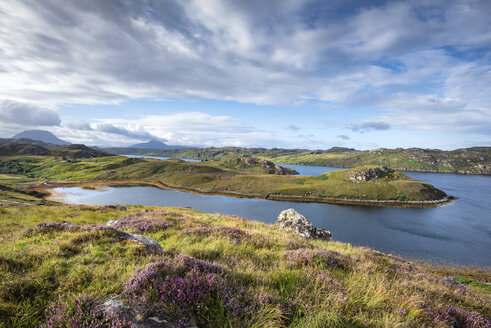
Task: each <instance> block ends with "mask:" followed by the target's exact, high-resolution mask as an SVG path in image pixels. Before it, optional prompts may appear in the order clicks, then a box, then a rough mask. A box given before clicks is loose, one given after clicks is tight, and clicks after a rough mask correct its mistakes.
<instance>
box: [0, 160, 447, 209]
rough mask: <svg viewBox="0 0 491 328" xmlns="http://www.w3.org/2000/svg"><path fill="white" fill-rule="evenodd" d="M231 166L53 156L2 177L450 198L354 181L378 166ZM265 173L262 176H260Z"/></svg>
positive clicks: (256, 192) (397, 177)
mask: <svg viewBox="0 0 491 328" xmlns="http://www.w3.org/2000/svg"><path fill="white" fill-rule="evenodd" d="M224 163H227V162H226V161H225V162H224V161H219V162H201V163H190V162H184V161H180V160H167V161H160V160H136V161H135V160H132V161H128V159H127V158H125V157H119V156H111V157H100V158H93V159H80V160H76V161H74V160H62V159H56V158H53V157H49V156H37V157H36V156H29V157H19V156H18V157H3V158H2V159H0V173H4V174H17V175H22V176H26V177H31V178H32V179H33V180H36V181H44V180H49V181H51V182H90V181H128V180H144V181H154V182H162V183H164V184H167V185H169V186H173V187H184V188H190V189H194V190H196V191H203V192H209V191H212V192H218V193H235V194H242V195H246V196H255V197H266V196H267V195H270V196H271V195H276V196H296V197H306V198H308V197H318V198H319V197H320V198H325V197H330V198H347V199H363V200H416V201H421V200H432V199H441V198H443V197H444V196H445V194H444V193H443V192H441V191H439V190H437V189H435V188H433V187H431V186H429V187H428V185H426V184H424V183H421V182H419V181H416V180H414V179H411V178H409V177H407V176H405V175H404V174H402V173H399V172H395V173H392V174H390V175H388V176H386V177H384V178H380V179H372V180H370V181H366V182H365V181H362V182H360V181H353V180H350V179H349V177H350V174H352V173H353V172H357V171H364V170H368V169H370V168H373V167H375V166H365V167H359V168H355V169H350V170H341V171H332V172H327V173H325V174H322V175H320V176H305V177H295V176H288V175H274V174H266V173H267V172H268V171H269V169H264V168H261V166H260V165H253V166H241V165H239V166H234V167H233V168H229V167H227V165H224ZM261 172H262V173H261Z"/></svg>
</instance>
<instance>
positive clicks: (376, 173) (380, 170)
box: [349, 166, 394, 181]
mask: <svg viewBox="0 0 491 328" xmlns="http://www.w3.org/2000/svg"><path fill="white" fill-rule="evenodd" d="M393 172H394V170H392V169H389V168H387V167H385V166H383V167H375V168H370V169H367V170H365V171H361V172H360V171H352V172H350V173H349V179H350V180H353V181H369V180H372V179H380V178H383V177H385V176H387V175H389V174H390V173H393Z"/></svg>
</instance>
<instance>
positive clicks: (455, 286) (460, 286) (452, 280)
mask: <svg viewBox="0 0 491 328" xmlns="http://www.w3.org/2000/svg"><path fill="white" fill-rule="evenodd" d="M441 280H442V281H444V282H445V283H446V284H447V285H448V286H450V287H452V288H453V289H460V290H461V291H462V292H465V291H468V290H469V287H468V286H467V285H466V284H463V283H461V282H460V281H458V280H457V279H456V278H455V277H453V276H449V277H442V278H441Z"/></svg>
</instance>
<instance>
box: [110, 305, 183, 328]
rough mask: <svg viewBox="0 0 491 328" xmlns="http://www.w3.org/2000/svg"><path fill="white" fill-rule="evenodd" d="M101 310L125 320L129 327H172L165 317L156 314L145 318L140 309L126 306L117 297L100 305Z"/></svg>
mask: <svg viewBox="0 0 491 328" xmlns="http://www.w3.org/2000/svg"><path fill="white" fill-rule="evenodd" d="M102 310H103V311H104V313H106V314H107V315H112V316H115V317H117V318H119V319H120V320H125V321H126V322H128V323H129V324H130V325H131V327H135V328H173V327H174V325H172V324H170V323H169V322H168V321H167V320H166V319H159V318H158V317H156V316H153V317H148V318H146V317H145V315H144V314H143V313H141V311H138V310H137V309H136V308H133V307H130V306H126V305H124V304H123V302H121V301H120V300H118V299H115V298H111V299H109V300H107V301H106V302H105V303H104V304H103V305H102Z"/></svg>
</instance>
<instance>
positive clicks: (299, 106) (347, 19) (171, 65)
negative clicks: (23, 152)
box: [0, 0, 491, 149]
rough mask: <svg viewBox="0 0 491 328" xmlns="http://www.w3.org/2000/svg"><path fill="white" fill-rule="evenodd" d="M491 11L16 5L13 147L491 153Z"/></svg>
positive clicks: (2, 55)
mask: <svg viewBox="0 0 491 328" xmlns="http://www.w3.org/2000/svg"><path fill="white" fill-rule="evenodd" d="M490 17H491V1H489V0H482V1H480V0H412V1H370V0H366V1H357V0H332V1H315V0H269V1H264V0H248V1H243V0H228V1H225V0H161V1H157V0H132V1H130V0H119V1H116V0H104V1H100V0H84V1H78V0H64V1H59V0H23V1H18V0H2V1H0V137H4V138H7V137H11V136H12V135H14V134H16V133H18V132H21V131H23V130H27V129H42V130H47V131H51V132H53V133H54V134H55V135H57V136H58V137H59V138H62V139H64V140H67V141H69V142H72V143H85V144H87V145H98V146H127V145H131V144H134V143H138V142H144V141H148V140H150V139H155V140H160V141H163V142H165V143H167V144H172V145H185V146H216V147H218V146H241V147H268V148H271V147H281V148H306V149H327V148H330V147H333V146H339V147H350V148H356V149H374V148H379V147H385V148H396V147H403V148H409V147H422V148H440V149H456V148H463V147H472V146H491V19H490Z"/></svg>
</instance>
